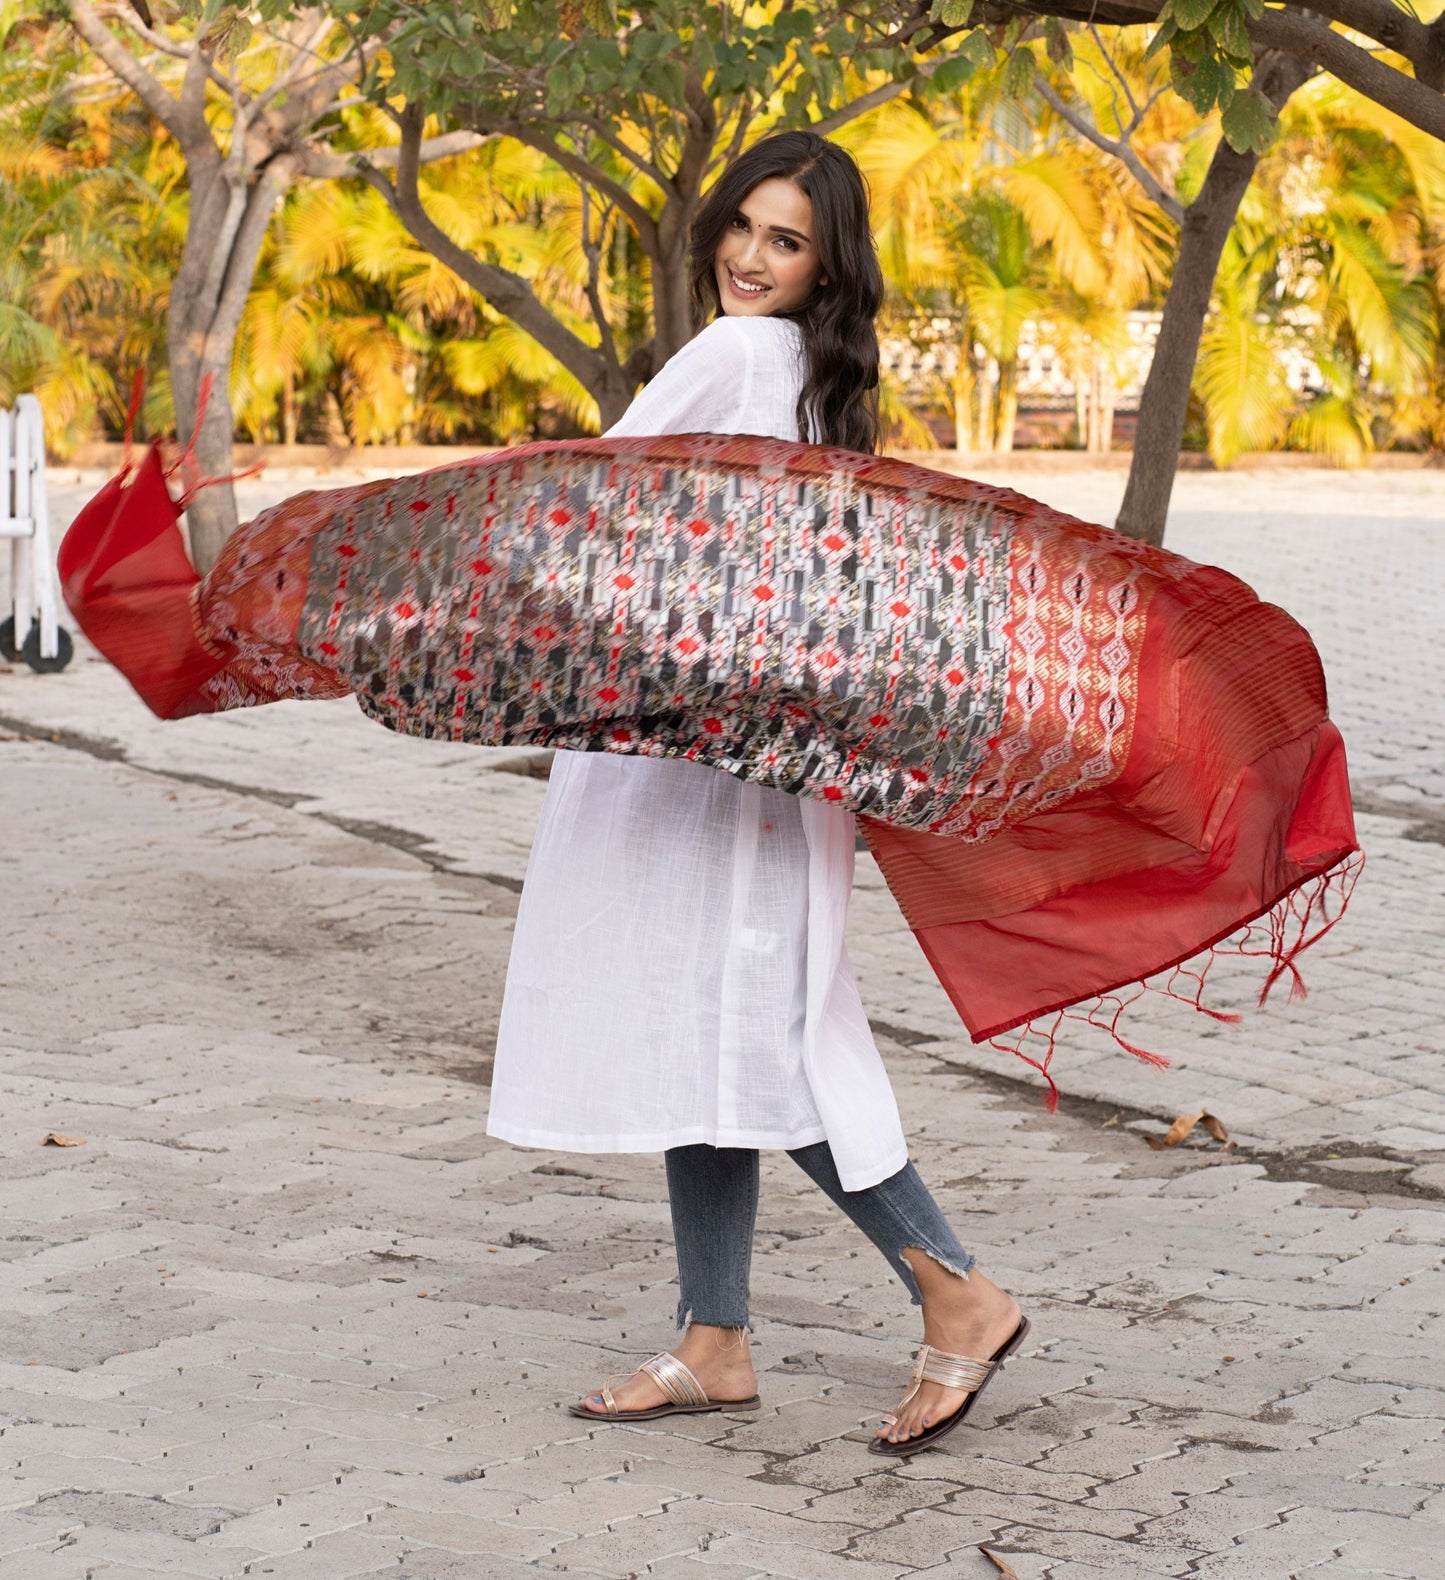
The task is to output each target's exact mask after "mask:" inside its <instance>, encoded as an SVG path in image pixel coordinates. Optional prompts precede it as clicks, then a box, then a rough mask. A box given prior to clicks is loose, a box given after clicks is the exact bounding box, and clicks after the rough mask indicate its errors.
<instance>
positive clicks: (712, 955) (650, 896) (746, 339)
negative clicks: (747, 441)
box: [487, 318, 908, 1190]
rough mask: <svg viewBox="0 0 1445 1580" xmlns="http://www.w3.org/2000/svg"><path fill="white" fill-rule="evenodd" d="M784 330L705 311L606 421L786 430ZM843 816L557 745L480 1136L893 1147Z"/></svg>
mask: <svg viewBox="0 0 1445 1580" xmlns="http://www.w3.org/2000/svg"><path fill="white" fill-rule="evenodd" d="M802 380H803V362H802V345H801V337H800V335H799V332H798V329H797V327H796V326H795V325H793V324H790V323H788V322H786V321H785V320H782V319H777V318H721V319H718V320H717V321H716V322H714V323H712V324H710V325H709V326H708V328H706V329H705V330H703V332H702V333H701V334H700V335H698V336H697V337H696V338H695V339H694V340H693V341H691V342H690V343H689V344H688V345H686V346H685V347H684V348H683V349H682V350H681V351H679V352H678V354H677V355H676V356H675V357H673V358H672V360H671V361H669V362H668V364H667V365H666V367H664V368H663V369H662V371H661V372H660V373H659V374H658V375H657V376H656V378H654V379H653V381H652V382H651V383H650V384H649V385H648V386H647V387H646V389H644V390H643V391H642V393H641V394H640V395H639V396H638V397H637V399H636V400H635V401H634V402H633V403H632V405H631V406H630V407H629V408H628V411H627V413H626V415H625V416H624V417H623V418H622V420H621V421H620V422H619V423H618V424H617V425H616V426H615V427H614V428H613V429H612V430H611V432H612V433H613V434H616V435H637V434H664V433H751V434H759V435H763V436H766V437H771V438H778V439H796V438H797V437H798V425H797V418H796V415H795V414H796V409H797V401H798V393H799V390H800V388H801V385H802ZM853 849H854V820H853V818H852V816H851V815H850V814H849V813H847V812H841V811H839V810H837V809H836V808H834V807H826V806H823V805H822V804H820V803H818V802H816V801H812V800H807V799H803V798H800V797H796V796H791V795H787V794H785V793H784V792H783V791H781V790H772V789H765V788H762V787H759V786H757V785H749V784H743V783H741V782H739V781H738V780H736V779H733V778H731V777H729V776H728V775H727V774H724V773H721V772H719V771H718V770H717V769H715V768H706V767H703V766H701V765H699V764H697V763H687V762H676V761H669V760H665V759H655V758H645V757H627V756H612V755H609V754H606V753H599V752H558V754H557V756H556V759H555V761H554V763H553V766H552V777H551V782H550V784H549V785H548V788H547V798H546V801H545V802H544V804H543V807H542V815H541V820H540V822H539V824H538V828H537V834H536V839H535V841H534V842H533V846H532V856H531V861H530V863H529V865H528V868H527V881H526V885H525V887H524V889H523V891H522V900H521V906H520V909H519V911H518V914H517V927H516V933H515V936H514V939H513V943H512V957H511V963H510V965H509V967H508V970H507V985H506V992H505V996H504V998H503V1003H502V1016H501V1025H500V1027H499V1029H498V1034H497V1054H496V1068H495V1071H494V1074H493V1080H492V1102H491V1111H490V1115H489V1117H488V1122H487V1130H488V1133H489V1134H491V1135H494V1136H498V1137H500V1138H501V1139H503V1140H506V1141H512V1142H516V1143H518V1144H519V1145H522V1146H532V1147H548V1148H555V1149H561V1150H564V1151H575V1152H652V1151H661V1150H663V1149H665V1148H667V1147H674V1146H684V1145H688V1144H691V1143H696V1142H706V1143H708V1144H709V1145H711V1146H718V1147H801V1146H807V1145H809V1144H810V1143H813V1142H816V1141H822V1140H825V1139H826V1140H827V1141H828V1142H829V1143H830V1144H831V1147H832V1150H833V1155H834V1158H835V1160H836V1162H837V1166H838V1173H839V1177H840V1178H841V1180H842V1183H843V1186H844V1188H845V1189H847V1190H862V1189H863V1188H864V1187H866V1186H868V1185H873V1184H876V1183H877V1182H878V1181H879V1180H882V1179H887V1178H888V1176H889V1175H891V1174H895V1173H897V1171H898V1170H899V1169H901V1168H902V1167H903V1165H904V1164H905V1163H906V1162H907V1161H908V1150H907V1145H906V1143H905V1141H904V1138H903V1129H902V1126H901V1124H900V1122H899V1118H898V1106H897V1104H896V1102H895V1101H894V1097H893V1091H892V1088H891V1087H890V1085H889V1082H888V1076H887V1073H886V1071H885V1070H884V1067H883V1061H882V1058H881V1057H880V1055H879V1052H878V1048H877V1045H876V1043H875V1042H874V1040H873V1034H872V1032H871V1031H870V1030H869V1026H868V1018H867V1016H866V1015H865V1014H864V1012H863V1006H862V1003H861V1002H860V1001H859V997H858V989H857V987H856V986H855V984H854V981H853V973H852V970H851V968H850V967H849V964H848V955H847V951H846V949H845V947H844V940H843V932H844V926H845V923H846V921H847V916H848V898H849V892H850V890H851V888H852V883H853Z"/></svg>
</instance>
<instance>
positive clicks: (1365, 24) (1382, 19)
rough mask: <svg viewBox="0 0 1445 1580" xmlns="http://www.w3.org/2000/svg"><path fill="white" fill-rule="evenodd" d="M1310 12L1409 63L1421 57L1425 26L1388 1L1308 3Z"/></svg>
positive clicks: (1423, 47)
mask: <svg viewBox="0 0 1445 1580" xmlns="http://www.w3.org/2000/svg"><path fill="white" fill-rule="evenodd" d="M1309 8H1310V10H1311V11H1313V12H1315V13H1316V15H1318V16H1322V17H1326V18H1328V19H1329V20H1330V21H1331V22H1338V23H1339V24H1340V25H1341V26H1342V27H1347V28H1349V29H1350V30H1351V31H1352V32H1355V33H1363V34H1364V35H1365V37H1366V38H1372V39H1374V41H1375V42H1376V43H1377V44H1383V45H1384V46H1385V48H1386V49H1392V50H1395V51H1396V52H1397V53H1398V54H1401V55H1404V56H1406V57H1407V58H1408V59H1409V60H1411V61H1418V59H1419V57H1420V55H1421V54H1423V53H1424V50H1425V45H1426V36H1427V34H1428V33H1429V31H1430V29H1429V27H1428V25H1427V24H1426V23H1424V22H1421V21H1420V20H1419V19H1418V18H1417V17H1413V16H1411V15H1410V13H1409V12H1408V11H1402V10H1401V9H1400V8H1399V7H1398V6H1396V5H1392V4H1391V0H1310V7H1309Z"/></svg>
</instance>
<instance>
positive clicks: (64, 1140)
mask: <svg viewBox="0 0 1445 1580" xmlns="http://www.w3.org/2000/svg"><path fill="white" fill-rule="evenodd" d="M40 1145H41V1146H42V1147H83V1146H84V1145H85V1137H84V1136H62V1135H61V1133H60V1132H59V1131H58V1130H52V1131H51V1132H50V1134H49V1135H48V1136H46V1138H45V1139H44V1141H42V1142H41V1143H40Z"/></svg>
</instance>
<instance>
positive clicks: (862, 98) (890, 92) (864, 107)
mask: <svg viewBox="0 0 1445 1580" xmlns="http://www.w3.org/2000/svg"><path fill="white" fill-rule="evenodd" d="M910 87H912V83H908V82H885V83H884V84H883V86H882V87H880V88H874V89H873V90H872V91H871V92H870V93H864V94H860V95H859V97H858V98H856V99H854V100H853V101H852V102H851V103H850V104H845V105H843V106H842V108H841V109H837V110H834V111H833V113H832V114H831V115H825V116H824V117H823V119H822V120H821V121H814V122H813V124H812V125H811V126H810V127H809V128H808V130H809V131H810V132H816V133H817V134H818V136H819V137H827V136H828V135H829V134H830V133H831V132H836V131H837V130H838V128H839V127H840V126H846V125H847V124H848V123H849V121H856V120H857V119H858V117H859V116H860V115H867V113H868V112H869V110H876V109H877V108H878V106H879V105H880V104H889V103H891V102H892V101H893V100H894V99H896V98H898V97H900V96H901V95H902V94H905V93H907V92H908V90H909V88H910Z"/></svg>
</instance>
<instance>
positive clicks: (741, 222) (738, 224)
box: [730, 214, 748, 230]
mask: <svg viewBox="0 0 1445 1580" xmlns="http://www.w3.org/2000/svg"><path fill="white" fill-rule="evenodd" d="M730 223H731V225H732V228H733V229H734V230H746V229H747V228H748V222H747V221H746V220H745V219H744V218H743V217H742V215H741V214H734V215H733V217H732V220H731V222H730Z"/></svg>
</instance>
